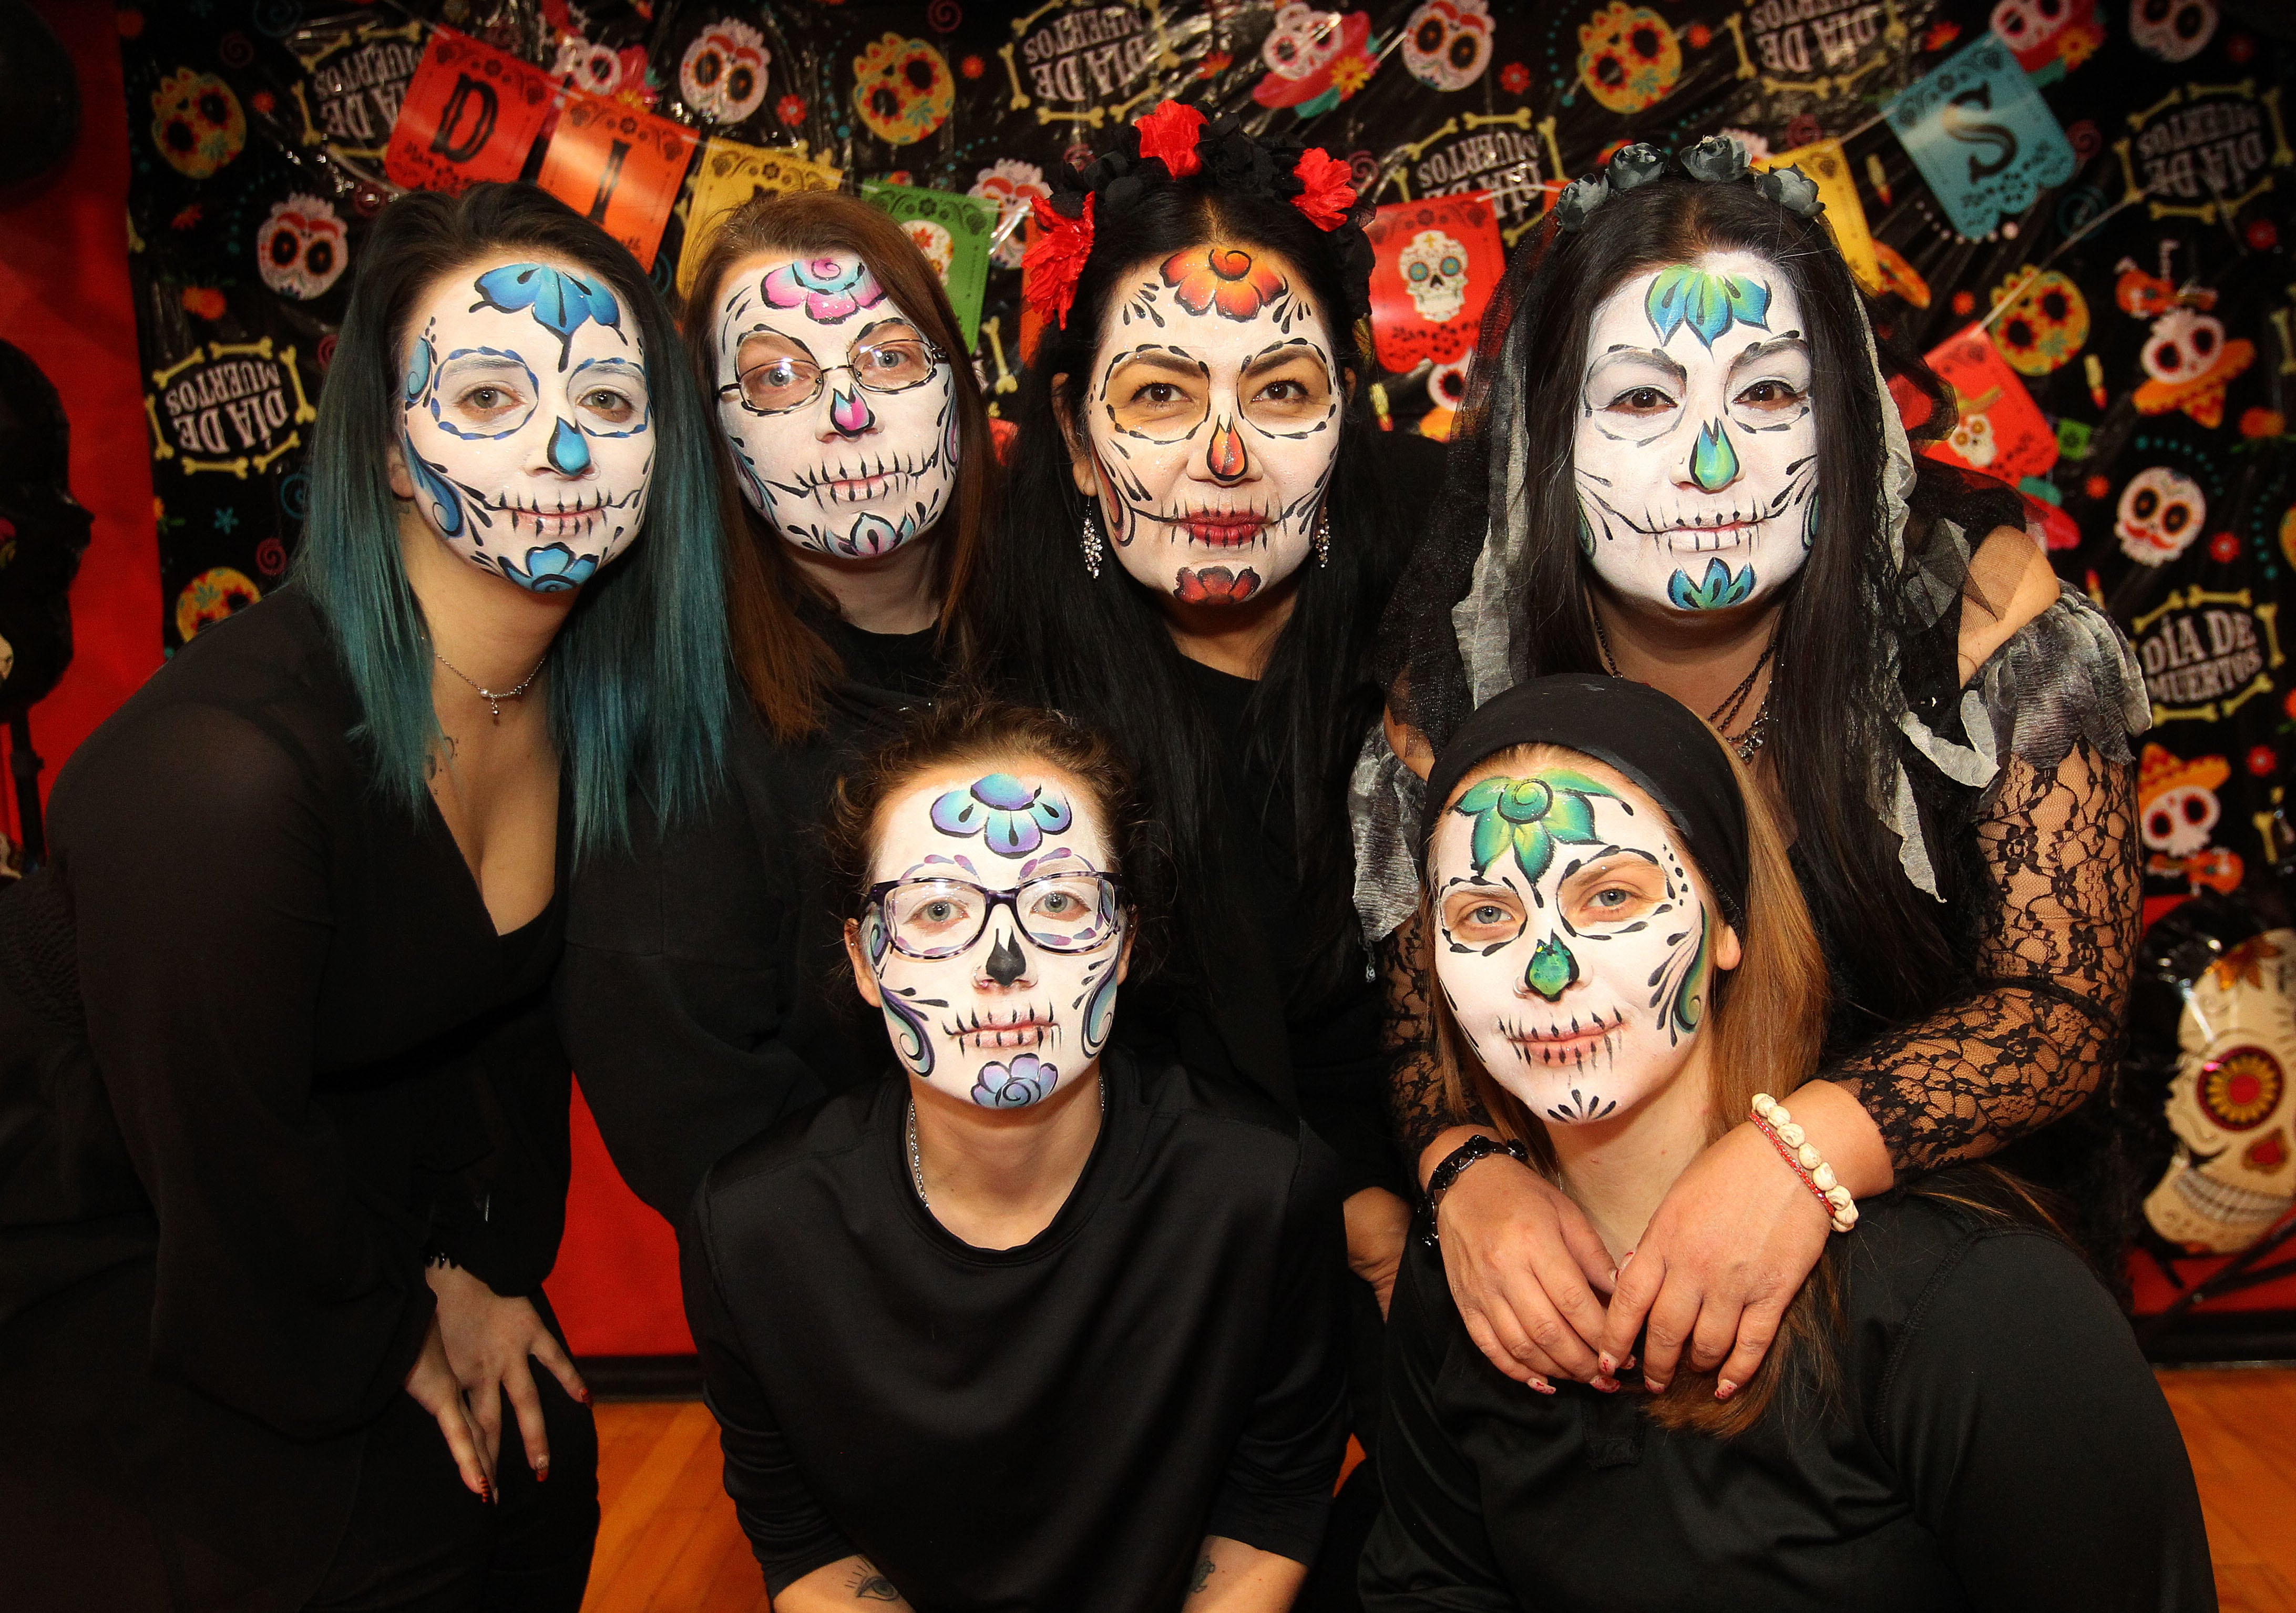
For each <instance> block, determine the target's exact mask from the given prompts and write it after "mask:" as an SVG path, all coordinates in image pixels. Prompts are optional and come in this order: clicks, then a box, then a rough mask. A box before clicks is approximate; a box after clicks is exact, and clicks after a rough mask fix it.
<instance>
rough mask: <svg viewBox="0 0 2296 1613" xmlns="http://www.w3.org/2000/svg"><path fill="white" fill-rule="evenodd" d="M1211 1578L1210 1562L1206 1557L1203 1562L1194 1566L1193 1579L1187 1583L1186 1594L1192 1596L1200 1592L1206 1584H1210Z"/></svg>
mask: <svg viewBox="0 0 2296 1613" xmlns="http://www.w3.org/2000/svg"><path fill="white" fill-rule="evenodd" d="M1211 1577H1212V1560H1211V1559H1210V1558H1209V1557H1207V1558H1205V1559H1204V1560H1203V1561H1201V1562H1200V1563H1198V1564H1197V1565H1196V1574H1195V1577H1194V1578H1193V1579H1191V1580H1190V1581H1189V1582H1188V1594H1189V1595H1191V1596H1193V1595H1194V1594H1195V1593H1196V1592H1199V1591H1201V1590H1202V1589H1203V1588H1204V1587H1205V1586H1206V1585H1207V1584H1210V1583H1211Z"/></svg>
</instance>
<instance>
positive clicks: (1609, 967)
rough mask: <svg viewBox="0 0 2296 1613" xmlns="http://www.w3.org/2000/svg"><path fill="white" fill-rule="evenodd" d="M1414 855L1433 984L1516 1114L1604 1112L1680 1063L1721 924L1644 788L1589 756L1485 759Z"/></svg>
mask: <svg viewBox="0 0 2296 1613" xmlns="http://www.w3.org/2000/svg"><path fill="white" fill-rule="evenodd" d="M1428 862H1429V867H1428V885H1429V889H1430V890H1431V892H1432V893H1433V897H1432V900H1433V903H1434V917H1435V934H1436V942H1435V975H1436V978H1437V980H1438V981H1439V982H1440V983H1441V984H1442V988H1443V995H1444V998H1445V1000H1447V1002H1448V1003H1449V1004H1450V1008H1451V1013H1452V1016H1453V1017H1454V1018H1455V1019H1456V1021H1457V1023H1458V1026H1459V1029H1460V1031H1461V1032H1462V1033H1464V1035H1465V1037H1466V1038H1467V1041H1468V1042H1469V1043H1470V1044H1471V1045H1472V1047H1473V1048H1474V1050H1475V1056H1476V1057H1477V1058H1480V1059H1481V1060H1482V1064H1483V1067H1484V1068H1485V1069H1486V1070H1488V1071H1489V1072H1490V1074H1491V1077H1492V1079H1493V1080H1495V1081H1497V1082H1498V1083H1499V1084H1500V1085H1501V1086H1503V1087H1505V1089H1506V1090H1508V1091H1510V1092H1512V1093H1513V1094H1514V1095H1515V1096H1516V1097H1517V1098H1519V1099H1521V1100H1522V1101H1523V1103H1524V1104H1525V1105H1526V1106H1527V1107H1529V1110H1530V1112H1531V1113H1532V1114H1534V1115H1538V1117H1539V1118H1540V1119H1542V1120H1544V1121H1546V1122H1547V1123H1550V1124H1554V1125H1573V1124H1578V1123H1583V1122H1587V1121H1597V1120H1609V1119H1611V1118H1614V1117H1616V1116H1617V1115H1621V1114H1623V1113H1626V1112H1628V1111H1629V1110H1631V1109H1633V1108H1634V1107H1635V1106H1636V1105H1637V1104H1639V1103H1641V1102H1642V1101H1643V1100H1644V1099H1646V1098H1648V1097H1650V1096H1651V1095H1652V1093H1654V1092H1657V1091H1659V1090H1662V1089H1664V1088H1665V1087H1666V1086H1667V1085H1668V1084H1669V1083H1670V1082H1672V1081H1673V1079H1674V1077H1675V1076H1676V1075H1677V1074H1679V1073H1680V1071H1681V1070H1682V1067H1683V1066H1684V1065H1685V1063H1687V1062H1688V1060H1689V1058H1690V1051H1691V1047H1692V1044H1693V1042H1694V1041H1695V1040H1696V1039H1697V1036H1698V1034H1699V1031H1700V1028H1701V1026H1702V1025H1703V1024H1704V1022H1705V1018H1706V1002H1707V992H1708V987H1709V983H1710V980H1711V978H1712V975H1713V950H1714V947H1715V945H1716V944H1717V943H1718V941H1719V939H1720V938H1721V936H1722V935H1724V934H1726V933H1727V932H1726V929H1725V926H1724V925H1723V923H1722V921H1721V919H1720V917H1719V916H1718V914H1716V913H1714V912H1713V911H1712V910H1710V908H1709V907H1708V905H1707V901H1706V898H1705V896H1704V895H1703V893H1702V891H1701V890H1700V888H1699V885H1698V883H1697V881H1696V880H1695V878H1694V877H1693V875H1692V873H1691V865H1690V860H1689V859H1688V858H1687V857H1686V856H1685V855H1684V853H1683V850H1682V847H1681V845H1680V844H1679V843H1678V842H1677V839H1676V838H1675V834H1674V830H1673V828H1672V827H1671V826H1670V825H1669V823H1668V822H1667V820H1666V817H1665V814H1663V813H1662V812H1661V811H1659V810H1658V808H1657V806H1656V805H1655V804H1654V803H1653V802H1652V801H1651V799H1650V798H1649V797H1648V796H1647V795H1645V794H1643V793H1642V792H1641V791H1640V790H1637V789H1636V788H1635V787H1634V786H1631V785H1629V784H1628V782H1627V781H1626V780H1625V779H1624V778H1620V776H1619V775H1617V774H1616V773H1614V772H1612V771H1611V769H1607V768H1604V767H1603V766H1602V765H1601V764H1600V763H1596V762H1586V763H1582V764H1579V765H1578V766H1567V765H1548V764H1542V765H1540V766H1538V767H1537V768H1534V769H1529V771H1528V772H1527V773H1525V774H1524V776H1522V777H1514V776H1513V775H1512V774H1511V773H1510V772H1508V771H1505V770H1498V771H1493V772H1490V773H1488V774H1487V775H1485V776H1484V777H1482V778H1479V779H1477V780H1476V781H1475V782H1474V783H1472V784H1471V785H1470V786H1468V787H1467V789H1466V790H1465V791H1464V793H1463V794H1461V795H1460V796H1459V798H1458V799H1457V800H1456V802H1453V803H1452V805H1451V806H1450V807H1449V808H1448V809H1447V810H1446V811H1444V813H1443V817H1442V820H1441V821H1440V822H1439V824H1438V825H1437V826H1436V830H1435V835H1434V840H1433V842H1432V844H1431V848H1430V852H1429V858H1428Z"/></svg>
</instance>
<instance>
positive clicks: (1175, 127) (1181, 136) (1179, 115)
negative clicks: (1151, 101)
mask: <svg viewBox="0 0 2296 1613" xmlns="http://www.w3.org/2000/svg"><path fill="white" fill-rule="evenodd" d="M1132 127H1133V128H1136V129H1138V130H1139V131H1140V155H1141V158H1142V160H1146V159H1148V158H1150V157H1153V158H1155V159H1156V160H1157V161H1159V162H1160V163H1162V164H1163V165H1164V171H1165V172H1166V173H1168V174H1169V175H1171V176H1172V177H1173V178H1175V179H1185V178H1186V177H1188V176H1189V175H1190V174H1193V173H1194V172H1195V171H1196V170H1197V169H1201V167H1203V160H1202V159H1201V158H1200V157H1198V156H1197V155H1196V137H1197V136H1199V135H1201V134H1202V133H1203V128H1204V115H1203V113H1201V112H1200V111H1197V110H1196V109H1195V108H1194V107H1193V106H1188V105H1185V104H1184V103H1181V102H1177V101H1167V102H1165V103H1164V104H1163V105H1161V106H1160V107H1158V108H1157V109H1156V110H1155V111H1152V112H1150V113H1149V114H1148V115H1147V116H1146V117H1144V118H1135V119H1133V120H1132Z"/></svg>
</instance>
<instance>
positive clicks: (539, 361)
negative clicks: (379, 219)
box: [398, 262, 654, 594]
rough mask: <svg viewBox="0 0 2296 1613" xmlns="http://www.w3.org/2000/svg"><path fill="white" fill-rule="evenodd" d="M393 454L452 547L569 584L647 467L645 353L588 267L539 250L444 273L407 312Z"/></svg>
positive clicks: (613, 551)
mask: <svg viewBox="0 0 2296 1613" xmlns="http://www.w3.org/2000/svg"><path fill="white" fill-rule="evenodd" d="M400 399H401V415H400V427H399V435H398V458H399V459H400V460H401V462H402V463H403V465H404V467H405V470H406V479H407V482H408V483H409V484H410V485H411V488H412V490H413V494H414V507H415V509H416V511H417V512H418V513H419V514H421V515H422V518H423V520H424V521H425V522H426V523H428V524H429V525H430V528H431V530H432V531H435V532H437V533H438V534H439V538H440V539H443V540H444V541H445V542H446V543H447V547H450V548H452V549H453V550H455V553H457V554H458V555H462V556H463V558H464V559H465V560H468V561H470V562H471V564H474V565H477V566H479V567H480V568H481V569H483V570H486V571H488V572H494V573H495V574H496V575H497V576H499V577H502V578H504V579H505V580H508V581H511V582H513V583H515V584H517V585H518V586H519V587H521V588H526V589H529V590H530V591H532V592H535V593H545V594H547V593H563V592H569V591H570V590H573V589H576V588H580V587H581V586H582V585H583V584H585V583H586V582H588V581H589V580H591V579H592V578H593V577H594V576H595V575H596V574H597V572H598V568H599V567H601V566H603V565H604V564H607V563H608V562H609V561H611V560H612V559H613V558H614V556H615V555H618V554H619V553H620V552H621V551H622V549H624V548H625V547H627V546H628V544H629V543H630V541H631V540H632V539H634V538H635V536H636V535H637V531H638V529H639V526H640V525H641V523H643V522H644V517H645V500H646V490H647V486H648V483H649V481H650V480H651V478H652V471H653V452H654V433H653V415H652V402H651V399H650V398H649V395H648V392H647V388H646V365H645V354H644V349H643V346H642V344H641V342H640V341H639V339H638V335H637V333H636V331H635V326H634V324H633V322H632V320H631V319H630V318H629V317H627V310H625V309H623V307H622V305H621V303H620V302H619V300H618V299H617V298H616V297H615V295H614V292H612V290H611V288H610V287H608V286H607V285H606V284H603V282H602V281H599V280H597V279H595V278H594V277H593V276H588V275H586V274H583V273H580V272H578V271H575V270H571V269H566V268H560V267H553V266H550V265H547V264H539V263H527V262H516V263H504V264H499V265H496V266H494V267H483V268H481V269H480V270H478V271H477V272H475V273H469V272H458V273H457V274H456V275H455V276H450V277H449V278H447V280H444V281H441V282H440V283H439V284H438V285H436V286H434V287H433V288H432V289H431V291H430V294H429V295H428V296H427V297H426V298H425V299H424V300H423V302H422V304H421V306H419V307H418V308H417V309H416V311H415V316H414V335H413V337H412V338H411V340H410V341H409V342H408V345H407V354H406V370H405V374H404V378H403V382H402V385H401V389H400Z"/></svg>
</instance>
